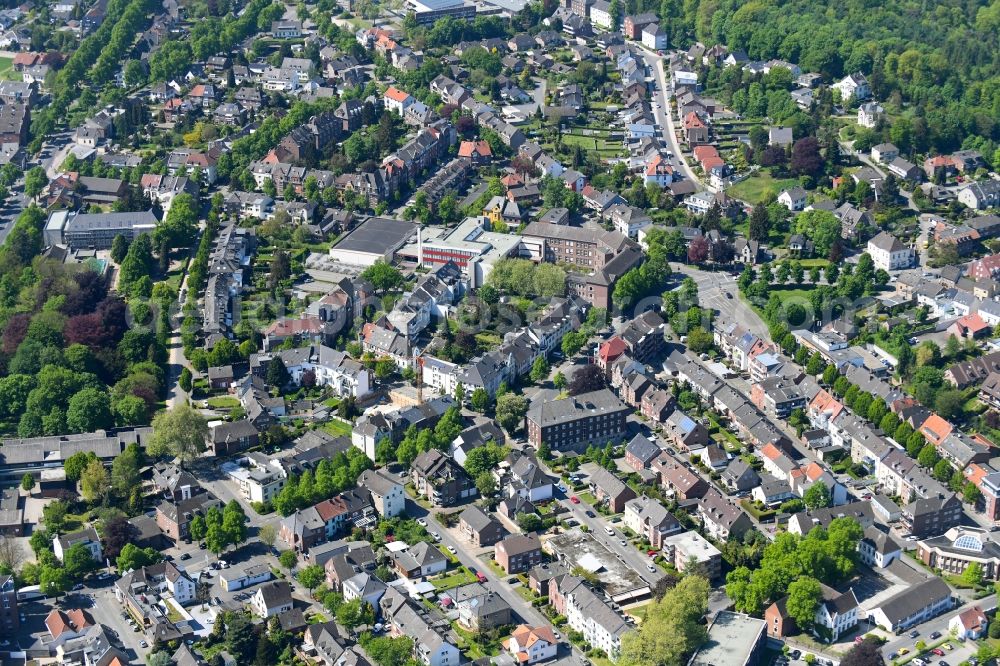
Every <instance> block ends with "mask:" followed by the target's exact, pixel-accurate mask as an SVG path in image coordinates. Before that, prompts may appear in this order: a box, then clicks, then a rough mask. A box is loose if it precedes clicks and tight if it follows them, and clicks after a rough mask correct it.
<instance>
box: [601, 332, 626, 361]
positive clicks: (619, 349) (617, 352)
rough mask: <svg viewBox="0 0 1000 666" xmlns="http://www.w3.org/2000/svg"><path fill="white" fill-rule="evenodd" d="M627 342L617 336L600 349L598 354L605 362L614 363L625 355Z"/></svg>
mask: <svg viewBox="0 0 1000 666" xmlns="http://www.w3.org/2000/svg"><path fill="white" fill-rule="evenodd" d="M625 349H626V347H625V341H624V340H622V339H621V338H619V337H618V336H617V335H616V336H615V337H613V338H611V339H610V340H608V341H607V342H605V343H603V344H602V345H601V346H600V348H598V350H597V353H598V355H599V356H600V357H601V360H603V361H605V362H606V361H613V360H615V359H616V358H618V357H619V356H621V355H622V354H624V353H625Z"/></svg>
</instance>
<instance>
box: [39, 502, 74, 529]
mask: <svg viewBox="0 0 1000 666" xmlns="http://www.w3.org/2000/svg"><path fill="white" fill-rule="evenodd" d="M68 514H69V507H68V506H67V505H66V502H63V501H62V500H56V501H55V502H49V503H48V504H46V505H45V506H44V507H43V508H42V523H43V524H44V525H45V531H46V532H48V533H49V534H62V533H63V528H64V527H65V526H66V516H67V515H68Z"/></svg>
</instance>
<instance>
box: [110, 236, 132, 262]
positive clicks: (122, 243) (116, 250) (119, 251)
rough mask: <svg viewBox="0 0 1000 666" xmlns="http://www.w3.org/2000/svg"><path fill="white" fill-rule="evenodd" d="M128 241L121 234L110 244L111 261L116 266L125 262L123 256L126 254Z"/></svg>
mask: <svg viewBox="0 0 1000 666" xmlns="http://www.w3.org/2000/svg"><path fill="white" fill-rule="evenodd" d="M128 245H129V242H128V239H127V238H125V236H123V235H122V234H118V235H116V236H115V238H114V240H113V241H112V242H111V260H112V261H113V262H115V263H116V264H121V263H122V261H124V260H125V255H126V254H127V253H128Z"/></svg>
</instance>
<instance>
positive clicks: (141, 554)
mask: <svg viewBox="0 0 1000 666" xmlns="http://www.w3.org/2000/svg"><path fill="white" fill-rule="evenodd" d="M162 559H163V556H162V555H161V554H160V553H159V552H157V551H156V550H154V549H153V548H139V547H138V546H137V545H135V544H134V543H127V544H125V545H124V546H123V547H122V551H121V553H119V555H118V559H117V560H116V561H115V566H117V567H118V571H120V572H122V573H124V572H126V571H134V570H136V569H141V568H142V567H148V566H150V565H152V564H156V563H157V562H159V561H160V560H162Z"/></svg>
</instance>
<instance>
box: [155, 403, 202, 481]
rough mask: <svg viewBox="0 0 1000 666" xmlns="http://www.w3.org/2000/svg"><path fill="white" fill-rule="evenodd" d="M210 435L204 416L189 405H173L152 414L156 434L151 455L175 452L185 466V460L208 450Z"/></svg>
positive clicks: (189, 459) (173, 453)
mask: <svg viewBox="0 0 1000 666" xmlns="http://www.w3.org/2000/svg"><path fill="white" fill-rule="evenodd" d="M207 439H208V423H207V422H206V421H205V418H204V417H203V416H202V415H201V414H199V413H198V412H196V411H195V410H194V409H192V408H191V406H190V405H187V404H179V405H174V407H173V408H172V409H168V410H165V411H162V412H160V413H159V414H157V415H156V416H155V417H153V436H152V437H151V438H150V441H149V446H148V447H147V452H148V453H149V455H151V456H166V455H172V456H175V457H176V458H178V460H179V461H180V465H181V467H182V468H183V467H184V464H185V463H186V462H189V461H191V460H193V459H194V458H195V457H197V456H199V455H201V454H202V453H203V452H204V451H205V442H206V440H207Z"/></svg>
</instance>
